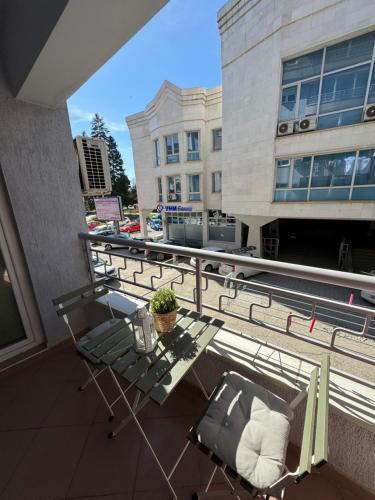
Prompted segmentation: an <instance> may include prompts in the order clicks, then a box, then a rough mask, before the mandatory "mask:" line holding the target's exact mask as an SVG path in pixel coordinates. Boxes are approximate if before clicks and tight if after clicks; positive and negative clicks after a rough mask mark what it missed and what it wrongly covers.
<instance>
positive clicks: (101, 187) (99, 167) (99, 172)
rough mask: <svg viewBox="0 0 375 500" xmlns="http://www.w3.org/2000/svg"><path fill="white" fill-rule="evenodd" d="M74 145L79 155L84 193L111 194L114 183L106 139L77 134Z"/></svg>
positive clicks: (92, 194)
mask: <svg viewBox="0 0 375 500" xmlns="http://www.w3.org/2000/svg"><path fill="white" fill-rule="evenodd" d="M74 147H75V150H76V152H77V157H78V163H79V175H80V179H81V189H82V193H83V195H84V196H96V195H102V194H110V193H111V191H112V183H111V174H110V170H109V163H108V152H107V145H106V143H105V141H104V140H102V139H94V138H92V137H83V136H77V137H76V138H75V139H74Z"/></svg>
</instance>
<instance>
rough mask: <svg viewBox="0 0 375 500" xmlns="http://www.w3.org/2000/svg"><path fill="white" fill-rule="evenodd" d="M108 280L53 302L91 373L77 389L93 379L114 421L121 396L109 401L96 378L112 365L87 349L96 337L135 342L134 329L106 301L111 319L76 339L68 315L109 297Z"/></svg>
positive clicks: (79, 289)
mask: <svg viewBox="0 0 375 500" xmlns="http://www.w3.org/2000/svg"><path fill="white" fill-rule="evenodd" d="M106 281H107V278H103V279H101V280H98V281H96V282H95V283H92V284H90V285H86V286H84V287H82V288H78V289H77V290H73V291H72V292H69V293H66V294H64V295H61V296H60V297H57V298H56V299H54V300H53V301H52V302H53V304H54V305H55V306H56V307H57V315H58V316H59V317H62V318H63V320H64V322H65V324H66V325H67V328H68V330H69V333H70V335H71V337H72V340H73V342H74V344H75V346H76V349H77V351H78V353H81V354H83V355H82V360H83V363H84V364H85V366H86V368H87V371H88V373H89V378H88V379H87V381H86V382H85V383H84V384H83V385H81V386H79V387H78V390H79V391H83V390H84V389H85V388H86V387H87V386H88V385H89V384H90V383H91V382H93V383H94V384H95V386H96V388H97V390H98V392H99V394H100V396H101V398H102V399H103V401H104V404H105V405H106V406H107V408H108V411H109V420H110V421H112V420H113V419H114V412H113V406H114V405H115V404H116V403H117V402H118V401H119V400H120V398H117V399H116V400H115V401H113V402H112V403H109V401H108V399H107V398H106V396H105V394H104V392H103V391H102V389H101V387H100V385H99V383H98V380H97V378H98V377H99V375H101V374H103V373H104V372H105V371H106V370H107V369H108V368H109V366H108V364H107V363H103V362H102V361H101V360H100V359H99V358H98V357H96V356H94V355H91V356H90V354H87V350H88V348H90V346H92V345H95V339H96V338H98V337H100V338H101V339H105V338H109V337H111V338H114V337H117V336H122V337H124V336H126V337H127V338H128V339H130V340H129V342H133V332H132V331H131V329H130V326H129V325H130V324H129V323H127V322H126V321H125V320H124V319H118V318H115V317H114V314H113V311H112V308H111V306H110V303H109V301H108V300H107V306H108V309H109V312H110V314H111V318H110V319H109V320H107V321H104V322H103V323H101V324H100V325H98V326H97V327H95V328H94V329H92V330H90V331H89V332H88V333H86V334H85V335H84V336H82V337H81V338H80V339H78V340H77V339H76V336H75V334H74V331H73V329H72V327H71V325H70V322H69V317H68V314H69V313H71V312H72V311H74V310H76V309H77V308H80V307H83V306H85V305H87V304H89V303H91V302H94V301H96V300H97V299H99V298H100V297H103V296H105V295H106V296H107V297H106V298H107V299H108V295H107V294H108V288H105V287H104V286H103V285H104V283H105V282H106ZM124 334H125V335H124Z"/></svg>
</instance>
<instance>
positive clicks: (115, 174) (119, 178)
mask: <svg viewBox="0 0 375 500" xmlns="http://www.w3.org/2000/svg"><path fill="white" fill-rule="evenodd" d="M91 137H95V138H97V139H103V140H104V141H105V142H106V144H107V151H108V163H109V169H110V174H111V181H112V195H113V196H121V199H122V203H123V204H124V205H125V206H127V205H129V203H130V202H129V199H131V198H132V196H131V194H130V191H131V190H130V181H129V179H128V176H127V175H126V173H125V170H124V161H123V159H122V156H121V153H120V151H119V150H118V147H117V143H116V140H115V139H114V137H113V136H112V135H110V134H109V130H108V128H107V126H106V124H105V121H104V119H103V117H102V116H100V115H99V114H98V113H95V115H94V117H93V119H92V120H91Z"/></svg>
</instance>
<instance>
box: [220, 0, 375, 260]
mask: <svg viewBox="0 0 375 500" xmlns="http://www.w3.org/2000/svg"><path fill="white" fill-rule="evenodd" d="M218 24H219V29H220V34H221V40H222V70H223V132H224V133H223V152H222V155H223V193H222V210H223V211H224V212H228V213H231V214H234V215H235V217H236V218H238V219H239V220H241V221H242V222H244V223H246V224H247V225H248V226H249V244H255V245H257V246H258V245H259V246H260V245H261V244H262V234H263V237H265V236H276V237H278V238H280V244H281V246H282V245H283V244H284V249H285V248H286V247H287V246H288V242H287V238H288V237H289V238H290V237H291V235H292V237H293V239H294V241H293V244H294V246H295V247H297V246H298V241H301V245H302V246H301V252H302V251H303V248H302V247H303V244H302V241H304V242H305V243H304V244H305V245H306V248H307V247H308V245H309V244H310V246H311V245H312V246H314V244H316V243H317V242H319V243H320V245H321V246H322V244H323V245H324V243H326V244H327V245H331V243H332V245H331V246H332V248H333V247H335V249H336V250H337V248H338V247H339V246H340V245H339V243H340V242H342V241H344V240H347V241H352V242H353V244H354V245H357V246H362V247H365V246H367V247H370V246H371V245H373V243H374V238H373V237H374V228H373V224H372V222H371V221H373V220H374V217H375V203H374V201H375V70H374V55H375V52H374V51H375V48H374V42H375V16H374V2H373V1H372V0H321V1H319V2H296V1H295V0H284V1H283V2H274V1H272V0H260V1H259V0H258V1H255V0H242V1H240V2H238V1H237V0H236V1H235V0H230V1H229V2H228V3H227V4H226V5H225V6H224V7H223V8H222V9H221V10H220V12H219V13H218ZM318 221H320V222H319V223H318ZM340 221H341V222H340ZM262 228H263V230H262ZM288 235H289V236H288ZM333 235H335V238H333ZM365 236H366V237H365ZM331 237H332V238H333V239H332V241H331V239H330V238H331ZM327 238H328V239H327ZM366 238H367V239H366ZM365 240H366V241H365ZM336 250H335V252H336Z"/></svg>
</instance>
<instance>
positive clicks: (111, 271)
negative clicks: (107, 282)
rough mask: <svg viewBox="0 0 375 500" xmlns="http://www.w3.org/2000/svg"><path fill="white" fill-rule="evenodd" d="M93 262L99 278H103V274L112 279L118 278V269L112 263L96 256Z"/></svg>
mask: <svg viewBox="0 0 375 500" xmlns="http://www.w3.org/2000/svg"><path fill="white" fill-rule="evenodd" d="M92 264H93V266H94V273H95V274H96V275H97V276H98V277H99V278H103V276H108V277H109V278H110V279H114V278H117V272H116V269H115V268H114V267H113V266H112V265H111V264H108V263H107V262H106V261H105V260H103V259H100V258H99V257H96V256H94V257H93V258H92Z"/></svg>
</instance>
